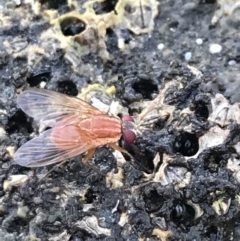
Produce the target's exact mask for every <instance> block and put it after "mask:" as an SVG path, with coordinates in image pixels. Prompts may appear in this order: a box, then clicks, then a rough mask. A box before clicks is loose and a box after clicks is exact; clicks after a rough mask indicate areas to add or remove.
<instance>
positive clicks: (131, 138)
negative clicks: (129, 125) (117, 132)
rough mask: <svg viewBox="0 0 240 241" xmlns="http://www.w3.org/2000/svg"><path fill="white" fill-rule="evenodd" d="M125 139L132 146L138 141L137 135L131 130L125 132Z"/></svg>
mask: <svg viewBox="0 0 240 241" xmlns="http://www.w3.org/2000/svg"><path fill="white" fill-rule="evenodd" d="M123 139H124V141H125V142H126V143H127V144H128V145H131V144H133V142H134V141H135V139H136V134H135V133H134V132H133V131H131V130H124V131H123Z"/></svg>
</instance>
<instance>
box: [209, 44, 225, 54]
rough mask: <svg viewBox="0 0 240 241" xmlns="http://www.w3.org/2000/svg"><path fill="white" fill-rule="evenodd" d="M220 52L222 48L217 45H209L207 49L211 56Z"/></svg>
mask: <svg viewBox="0 0 240 241" xmlns="http://www.w3.org/2000/svg"><path fill="white" fill-rule="evenodd" d="M221 51H222V46H221V45H219V44H211V45H210V47H209V52H210V53H211V54H217V53H220V52H221Z"/></svg>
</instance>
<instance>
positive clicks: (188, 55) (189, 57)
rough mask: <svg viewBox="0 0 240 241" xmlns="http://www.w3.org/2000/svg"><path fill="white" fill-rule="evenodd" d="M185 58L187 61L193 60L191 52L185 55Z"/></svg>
mask: <svg viewBox="0 0 240 241" xmlns="http://www.w3.org/2000/svg"><path fill="white" fill-rule="evenodd" d="M184 58H185V60H186V61H189V60H190V59H191V58H192V53H191V52H187V53H185V55H184Z"/></svg>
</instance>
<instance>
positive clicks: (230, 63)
mask: <svg viewBox="0 0 240 241" xmlns="http://www.w3.org/2000/svg"><path fill="white" fill-rule="evenodd" d="M236 64H237V62H236V61H235V60H230V61H229V62H228V65H230V66H233V65H236Z"/></svg>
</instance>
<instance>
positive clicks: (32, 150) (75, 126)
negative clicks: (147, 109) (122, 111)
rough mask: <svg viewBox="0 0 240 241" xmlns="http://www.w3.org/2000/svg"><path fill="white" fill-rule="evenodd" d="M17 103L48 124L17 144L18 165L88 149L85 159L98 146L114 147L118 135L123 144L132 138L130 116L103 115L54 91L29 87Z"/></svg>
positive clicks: (40, 163) (42, 163)
mask: <svg viewBox="0 0 240 241" xmlns="http://www.w3.org/2000/svg"><path fill="white" fill-rule="evenodd" d="M17 103H18V106H19V107H20V108H21V109H22V110H23V111H24V112H26V113H27V114H28V115H30V116H32V117H33V118H34V119H35V120H38V121H40V122H42V123H44V124H45V125H47V126H49V127H52V128H51V129H49V130H47V131H45V132H43V133H42V134H41V135H40V136H38V137H35V138H34V139H32V140H30V141H29V142H27V143H25V144H24V145H23V146H21V147H20V148H19V149H18V150H17V152H16V153H15V156H14V160H15V161H16V162H17V163H18V164H19V165H22V166H29V167H38V166H45V165H50V164H53V163H57V162H60V161H63V160H65V159H69V158H71V157H74V156H77V155H80V154H82V153H84V152H88V154H87V156H86V157H85V160H86V161H87V160H88V159H89V158H90V157H91V156H92V155H93V154H94V152H95V149H96V148H97V147H100V146H104V145H109V146H111V147H113V148H115V149H117V150H120V151H122V152H126V151H125V150H124V149H122V148H120V147H118V146H117V145H116V144H115V142H117V141H118V140H119V139H120V138H121V135H122V134H123V138H124V140H125V141H126V143H128V144H131V143H133V142H134V140H135V137H136V135H135V133H134V128H135V126H134V122H133V119H132V117H129V116H125V117H124V118H123V121H121V120H120V119H119V118H118V117H115V116H111V115H106V114H103V113H102V112H101V111H99V110H98V109H96V108H94V107H93V106H91V105H89V104H87V103H86V102H84V101H83V100H80V99H78V98H75V97H70V96H67V95H63V94H60V93H57V92H53V91H49V90H44V89H35V88H30V89H29V90H27V91H25V92H23V93H22V94H21V95H20V96H19V97H18V99H17Z"/></svg>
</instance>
